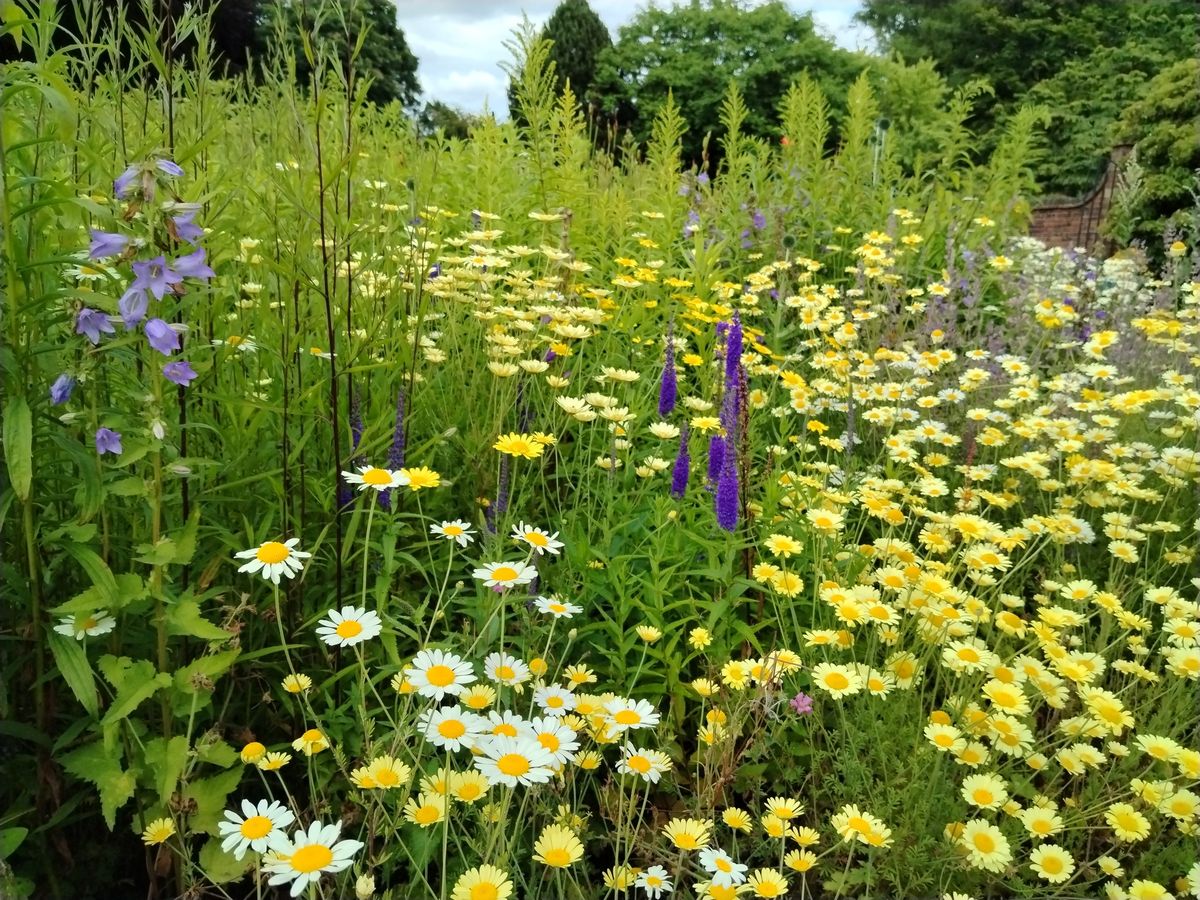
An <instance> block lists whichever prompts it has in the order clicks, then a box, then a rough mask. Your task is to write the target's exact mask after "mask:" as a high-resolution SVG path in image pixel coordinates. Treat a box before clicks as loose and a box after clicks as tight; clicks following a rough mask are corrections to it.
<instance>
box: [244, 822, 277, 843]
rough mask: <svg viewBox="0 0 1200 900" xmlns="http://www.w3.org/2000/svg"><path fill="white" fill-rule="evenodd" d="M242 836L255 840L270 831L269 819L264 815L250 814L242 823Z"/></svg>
mask: <svg viewBox="0 0 1200 900" xmlns="http://www.w3.org/2000/svg"><path fill="white" fill-rule="evenodd" d="M241 832H242V837H244V838H249V839H250V840H252V841H253V840H257V839H258V838H261V837H266V836H267V835H268V834H270V833H271V820H270V819H268V818H267V817H266V816H251V817H250V818H248V819H247V820H246V821H245V822H243V823H242V828H241Z"/></svg>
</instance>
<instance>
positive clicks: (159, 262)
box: [129, 251, 203, 300]
mask: <svg viewBox="0 0 1200 900" xmlns="http://www.w3.org/2000/svg"><path fill="white" fill-rule="evenodd" d="M201 253H203V251H201ZM201 262H203V257H201ZM133 274H135V275H136V276H137V278H135V279H134V281H133V284H131V285H130V286H129V288H130V290H142V291H149V292H150V293H152V294H153V295H154V297H155V299H157V300H161V299H162V298H163V294H165V293H166V292H167V290H168V289H169V288H170V287H171V286H172V285H175V284H179V282H180V281H182V280H183V279H182V278H181V277H180V275H179V273H178V272H176V271H175V270H174V269H172V268H171V267H170V266H168V265H167V260H166V257H164V256H161V255H159V256H156V257H154V258H153V259H146V260H140V261H138V262H135V263H134V264H133Z"/></svg>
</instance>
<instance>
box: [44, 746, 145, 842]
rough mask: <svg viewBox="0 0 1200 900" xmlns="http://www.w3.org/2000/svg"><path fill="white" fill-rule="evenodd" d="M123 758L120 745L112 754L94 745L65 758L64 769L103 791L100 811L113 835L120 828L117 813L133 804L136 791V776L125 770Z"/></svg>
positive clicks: (62, 760) (80, 749) (63, 760)
mask: <svg viewBox="0 0 1200 900" xmlns="http://www.w3.org/2000/svg"><path fill="white" fill-rule="evenodd" d="M120 754H121V749H120V745H119V744H118V745H117V746H116V747H115V748H114V749H113V751H112V752H111V753H110V752H109V751H107V750H105V748H104V744H103V743H102V742H100V741H94V742H93V743H91V744H88V745H87V746H85V747H80V748H79V749H78V750H74V751H72V752H70V753H68V754H67V755H66V756H63V757H62V758H61V762H62V765H63V768H64V769H66V770H67V771H68V772H70V773H71V774H72V775H74V776H75V777H76V778H80V779H82V780H83V781H87V782H90V783H92V784H94V785H95V786H96V788H97V790H99V791H100V809H101V812H103V813H104V821H105V823H107V825H108V827H109V830H110V831H111V830H112V828H113V827H114V826H115V825H116V824H117V810H119V809H120V808H121V807H122V806H124V805H125V804H126V803H128V802H129V800H130V798H131V797H133V792H134V788H135V787H136V782H135V780H134V777H133V774H132V773H131V772H125V771H122V769H121V756H120Z"/></svg>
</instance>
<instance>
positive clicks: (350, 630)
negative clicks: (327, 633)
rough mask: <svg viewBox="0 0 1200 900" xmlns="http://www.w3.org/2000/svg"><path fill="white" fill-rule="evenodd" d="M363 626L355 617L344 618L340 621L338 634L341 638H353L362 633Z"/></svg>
mask: <svg viewBox="0 0 1200 900" xmlns="http://www.w3.org/2000/svg"><path fill="white" fill-rule="evenodd" d="M362 630H363V627H362V625H360V624H359V623H358V622H356V621H354V620H353V619H344V620H343V621H341V622H339V623H338V627H337V632H336V633H337V636H338V637H340V638H352V637H357V636H358V635H360V634H362Z"/></svg>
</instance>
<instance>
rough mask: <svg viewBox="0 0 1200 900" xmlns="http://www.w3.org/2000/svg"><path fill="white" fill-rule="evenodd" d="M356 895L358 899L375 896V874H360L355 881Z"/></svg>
mask: <svg viewBox="0 0 1200 900" xmlns="http://www.w3.org/2000/svg"><path fill="white" fill-rule="evenodd" d="M354 896H355V897H356V898H357V900H370V898H371V897H374V896H375V876H374V875H359V876H358V880H357V881H356V882H354Z"/></svg>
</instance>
